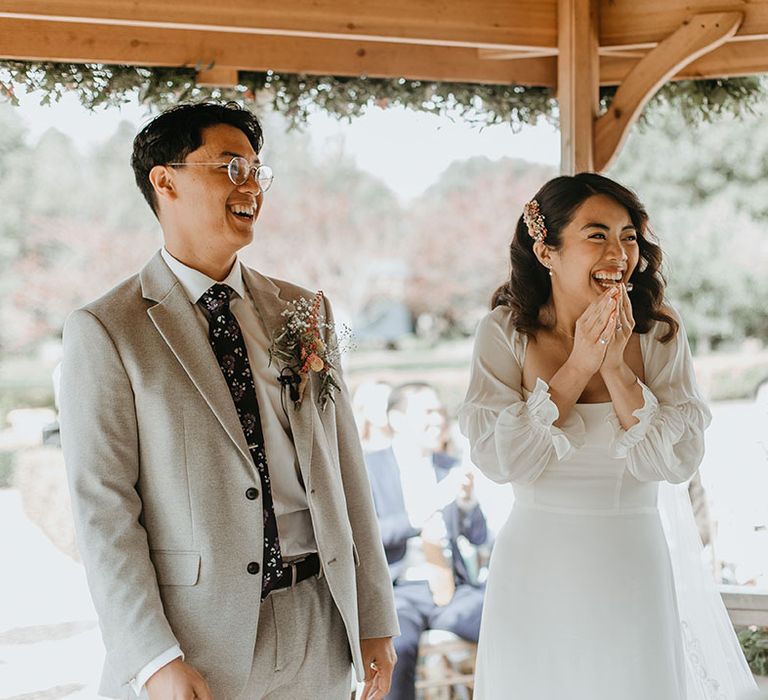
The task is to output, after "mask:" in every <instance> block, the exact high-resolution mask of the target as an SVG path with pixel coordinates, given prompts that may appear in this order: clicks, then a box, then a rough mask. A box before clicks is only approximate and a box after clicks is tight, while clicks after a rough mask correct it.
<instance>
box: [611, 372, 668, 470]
mask: <svg viewBox="0 0 768 700" xmlns="http://www.w3.org/2000/svg"><path fill="white" fill-rule="evenodd" d="M637 383H638V384H639V385H640V388H641V389H642V390H643V405H642V406H641V407H640V408H638V409H637V410H635V411H633V412H632V415H633V416H634V417H635V418H637V420H638V422H637V423H635V424H634V425H633V426H631V427H630V429H629V430H624V427H623V426H622V425H621V422H620V421H619V417H618V416H617V415H616V411H611V412H610V413H609V414H608V418H607V420H608V422H609V423H610V424H611V425H612V426H613V429H614V436H615V437H614V441H613V456H614V458H615V459H623V458H625V457H626V456H627V453H628V452H629V450H630V449H632V448H633V447H634V446H635V445H637V443H638V442H640V441H641V440H642V439H643V438H644V437H645V436H646V434H647V433H648V428H650V426H651V422H652V421H653V419H654V417H655V416H656V414H657V413H658V411H659V400H658V399H657V398H656V396H655V395H654V393H653V392H652V391H651V390H650V389H649V388H648V387H647V386H646V385H645V384H643V383H642V382H641V381H640V380H639V379H638V380H637Z"/></svg>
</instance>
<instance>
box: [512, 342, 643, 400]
mask: <svg viewBox="0 0 768 700" xmlns="http://www.w3.org/2000/svg"><path fill="white" fill-rule="evenodd" d="M648 332H650V331H648ZM515 333H518V335H521V336H522V342H523V354H522V358H521V361H520V388H521V389H522V390H523V393H524V394H528V396H526V397H525V398H526V399H527V398H529V397H530V396H531V394H533V392H534V391H535V389H534V390H530V389H528V387H526V386H523V366H524V365H525V355H526V353H527V352H528V336H527V335H526V334H525V333H519V331H518V330H517V329H515ZM638 335H639V336H640V358H641V359H642V362H643V373H645V343H644V342H643V340H644V337H645V336H646V335H648V333H638ZM635 378H636V379H637V380H638V381H640V378H639V377H637V375H635ZM539 380H540V381H542V382H544V383H545V384H546V385H547V388H549V382H547V381H545V380H544V379H542V378H541V377H536V381H537V382H538V381H539ZM608 405H613V401H591V402H590V401H577V402H576V403H575V404H574V406H608Z"/></svg>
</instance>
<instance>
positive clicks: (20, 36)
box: [0, 19, 555, 85]
mask: <svg viewBox="0 0 768 700" xmlns="http://www.w3.org/2000/svg"><path fill="white" fill-rule="evenodd" d="M0 36H2V37H3V41H2V42H1V43H0V55H2V57H4V58H8V59H15V60H22V61H61V62H71V63H105V64H126V65H142V66H188V67H209V66H212V67H213V66H226V67H228V68H236V69H239V70H243V71H246V70H250V71H266V70H273V71H277V72H285V73H307V74H311V75H342V76H359V75H368V76H371V77H400V76H405V77H408V78H410V79H414V80H436V81H449V82H469V83H492V84H506V83H519V84H523V85H526V84H527V85H552V84H553V83H554V80H555V59H554V58H551V59H550V60H549V61H548V62H547V63H542V62H541V61H540V60H539V59H522V60H517V61H488V60H484V59H482V58H480V57H479V55H478V52H477V50H475V49H467V48H458V47H446V46H418V45H411V46H404V45H402V44H387V43H384V42H365V41H334V40H328V39H303V40H301V41H297V40H296V39H295V38H293V37H286V36H260V35H253V34H227V33H217V32H204V31H191V30H170V29H148V28H139V27H125V26H110V25H101V26H97V25H93V24H76V23H66V24H63V25H62V24H59V23H57V22H54V21H38V20H19V19H4V20H3V19H0Z"/></svg>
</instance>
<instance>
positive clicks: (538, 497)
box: [514, 392, 658, 515]
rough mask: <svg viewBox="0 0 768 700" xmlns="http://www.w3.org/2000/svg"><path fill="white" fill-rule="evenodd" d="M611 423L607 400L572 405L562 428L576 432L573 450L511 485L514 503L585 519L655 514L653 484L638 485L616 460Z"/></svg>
mask: <svg viewBox="0 0 768 700" xmlns="http://www.w3.org/2000/svg"><path fill="white" fill-rule="evenodd" d="M526 393H527V392H526ZM615 420H616V414H615V412H614V409H613V404H612V403H610V402H608V403H579V404H576V405H575V406H574V407H573V409H572V415H570V416H569V417H568V419H567V420H566V422H565V425H564V426H563V429H564V432H565V433H566V435H568V433H569V431H571V432H572V433H579V439H578V446H575V445H574V447H573V449H572V450H571V451H570V452H569V453H568V455H567V456H566V457H565V458H564V459H557V457H555V456H553V458H552V459H551V460H550V461H549V463H548V464H547V466H546V468H545V469H544V471H543V472H542V473H541V474H540V475H539V476H538V478H537V479H535V480H534V481H532V482H529V483H524V484H521V483H516V484H514V492H515V503H516V504H520V505H523V506H529V507H533V508H538V509H542V510H553V511H558V512H569V513H572V512H573V513H575V512H581V513H584V514H589V515H601V514H602V515H617V514H624V513H643V512H650V511H654V510H655V509H656V498H657V489H658V484H657V482H654V481H651V482H648V481H646V482H642V481H638V480H637V479H636V478H635V477H633V476H632V474H631V473H630V472H629V470H628V469H627V459H626V457H616V456H615V449H614V439H615V428H614V424H615ZM572 442H573V443H576V442H577V441H576V440H573V441H572Z"/></svg>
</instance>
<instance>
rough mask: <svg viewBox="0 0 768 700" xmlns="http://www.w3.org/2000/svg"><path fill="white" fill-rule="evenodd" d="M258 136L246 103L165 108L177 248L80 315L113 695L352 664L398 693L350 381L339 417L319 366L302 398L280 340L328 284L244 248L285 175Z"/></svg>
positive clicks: (78, 352) (298, 686) (271, 683)
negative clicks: (250, 259) (274, 362)
mask: <svg viewBox="0 0 768 700" xmlns="http://www.w3.org/2000/svg"><path fill="white" fill-rule="evenodd" d="M261 146H262V131H261V126H260V124H259V122H258V121H257V119H256V118H255V117H254V116H253V115H252V114H251V113H250V112H248V111H246V110H244V109H241V108H239V107H237V106H236V105H233V104H228V105H219V104H213V103H201V104H194V105H192V104H190V105H181V106H179V107H176V108H174V109H171V110H169V111H167V112H165V113H163V114H161V115H160V116H158V117H156V118H155V119H154V120H153V121H152V122H150V123H149V124H148V125H147V126H146V127H145V128H144V129H143V130H142V131H141V132H140V133H139V134H138V136H137V137H136V139H135V141H134V149H133V157H132V165H133V169H134V173H135V176H136V182H137V184H138V186H139V188H140V190H141V192H142V194H143V195H144V197H145V199H146V200H147V202H148V203H149V205H150V207H151V208H152V210H153V212H154V213H155V215H156V216H157V218H158V220H159V221H160V226H161V228H162V231H163V238H164V243H165V245H164V247H163V249H162V250H161V251H160V252H158V253H157V254H156V255H155V256H154V257H153V258H152V259H151V260H150V261H149V262H148V263H147V265H146V266H145V267H144V268H143V269H142V270H141V272H139V274H137V275H134V276H133V277H131V278H129V279H128V280H126V281H125V282H123V283H122V284H120V285H119V286H117V287H116V288H115V289H113V290H112V291H110V292H108V293H107V294H106V295H105V296H103V297H102V298H101V299H99V300H97V301H95V302H93V303H91V304H89V305H87V306H86V307H84V308H82V309H80V310H78V311H75V312H74V313H73V314H72V315H71V316H70V318H69V319H68V321H67V324H66V327H65V331H64V362H63V369H62V391H61V403H62V406H61V414H62V436H63V447H64V453H65V458H66V463H67V472H68V477H69V482H70V490H71V493H72V504H73V511H74V517H75V524H76V529H77V535H78V542H79V546H80V551H81V554H82V557H83V561H84V563H85V567H86V572H87V575H88V581H89V586H90V589H91V594H92V596H93V599H94V603H95V605H96V609H97V611H98V614H99V621H100V625H101V630H102V635H103V639H104V644H105V646H106V650H107V654H106V660H105V667H104V672H103V676H102V685H101V692H102V693H103V694H104V695H107V696H109V697H114V698H135V697H137V695H138V696H141V697H143V698H146V697H149V698H150V700H172V699H176V698H179V699H181V698H185V699H186V698H197V699H198V700H211V699H212V698H215V699H216V700H235V699H242V700H251V699H255V698H270V700H279V699H282V698H286V699H287V698H309V697H317V698H324V699H329V700H332V699H334V698H338V699H339V700H341V699H342V698H348V697H349V694H350V688H351V668H352V664H354V667H355V669H356V671H357V677H358V679H360V680H362V679H363V677H364V678H365V680H366V689H365V691H364V694H363V697H370V698H373V697H376V698H381V697H382V696H383V695H385V694H386V693H387V692H388V690H389V684H390V678H391V674H392V667H393V665H394V660H395V655H394V650H393V645H392V640H391V638H392V636H394V635H396V634H397V633H398V627H397V620H396V616H395V611H394V607H393V601H392V591H391V587H390V583H389V576H388V571H387V565H386V561H385V559H384V554H383V551H382V547H381V544H380V538H379V531H378V526H377V522H376V514H375V512H374V509H373V504H372V500H371V492H370V487H369V485H368V481H367V477H366V471H365V466H364V462H363V457H362V453H361V450H360V446H359V443H358V438H357V433H356V429H355V423H354V419H353V417H352V412H351V410H350V406H349V400H348V395H347V391H346V388H345V387H344V384H343V382H342V381H339V382H338V383H339V385H340V386H341V387H342V388H341V390H339V391H337V392H336V394H335V396H334V399H335V402H329V403H328V405H327V407H326V408H325V409H324V410H321V409H320V405H319V401H318V399H319V396H318V392H319V389H320V381H319V377H318V376H317V375H316V374H311V375H310V380H309V382H308V384H307V386H306V389H305V391H304V396H303V400H302V401H301V404H300V407H298V408H295V407H294V402H293V401H292V400H291V399H290V397H289V396H288V391H289V390H291V389H292V388H291V387H283V386H282V385H281V384H280V383H279V382H278V369H279V368H275V367H274V366H268V348H269V345H270V340H271V337H272V334H273V332H274V331H276V330H278V329H280V328H281V327H282V326H283V325H284V324H285V322H286V319H285V317H283V316H281V313H282V312H283V310H285V309H286V307H287V305H288V302H290V301H294V300H299V299H301V298H307V297H311V294H310V293H309V292H307V291H306V290H303V289H301V288H300V287H297V286H295V285H293V284H290V283H287V282H282V281H279V280H273V279H270V278H267V277H264V276H262V275H260V274H259V273H258V272H256V271H255V270H252V269H249V268H247V267H245V266H243V265H241V263H240V262H239V261H238V258H237V252H238V251H239V250H240V249H241V248H243V247H244V246H246V245H248V244H249V243H250V242H251V241H252V240H253V235H254V228H255V224H256V219H257V218H258V215H259V213H260V211H261V207H262V205H263V203H264V197H265V192H266V190H267V189H268V188H269V186H270V185H271V182H272V180H271V171H270V170H269V169H268V168H267V167H265V166H263V165H262V164H261V161H260V157H259V153H260V151H261ZM107 204H108V203H105V205H107ZM286 255H290V251H286ZM321 311H322V313H323V314H324V318H325V320H326V321H327V322H329V323H330V322H331V321H332V316H331V310H330V307H329V306H328V305H327V303H326V304H324V307H323V308H322V310H321ZM327 340H328V339H326V341H327ZM335 378H336V379H337V380H340V379H341V377H339V376H336V377H335ZM283 392H285V394H283Z"/></svg>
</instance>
